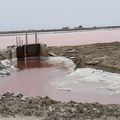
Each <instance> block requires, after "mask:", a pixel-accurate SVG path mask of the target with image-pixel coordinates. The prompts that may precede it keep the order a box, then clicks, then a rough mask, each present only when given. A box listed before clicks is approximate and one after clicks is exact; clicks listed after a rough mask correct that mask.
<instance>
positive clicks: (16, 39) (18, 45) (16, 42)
mask: <svg viewBox="0 0 120 120" xmlns="http://www.w3.org/2000/svg"><path fill="white" fill-rule="evenodd" d="M16 45H17V47H18V46H19V43H18V37H16Z"/></svg>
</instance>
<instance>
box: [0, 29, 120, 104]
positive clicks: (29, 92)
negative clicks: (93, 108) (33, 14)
mask: <svg viewBox="0 0 120 120" xmlns="http://www.w3.org/2000/svg"><path fill="white" fill-rule="evenodd" d="M29 37H30V43H32V42H34V36H33V35H30V36H29ZM21 38H22V39H25V36H21ZM32 38H33V39H32ZM39 39H40V41H41V42H42V43H47V44H48V45H49V46H52V45H53V46H55V45H57V46H59V45H77V44H89V43H90V44H91V43H96V42H112V41H120V30H102V31H101V30H100V31H90V32H88V31H86V32H73V33H56V34H53V33H52V34H40V35H39ZM13 44H15V36H6V37H0V46H1V47H2V48H3V47H6V46H7V45H13ZM17 67H18V68H20V71H18V72H14V73H13V74H12V75H11V76H9V77H5V78H4V79H2V80H0V94H3V93H5V92H7V91H9V92H14V93H16V94H18V93H23V94H24V95H26V96H42V97H44V96H49V97H51V98H52V99H54V100H59V101H70V100H74V101H77V102H95V101H97V102H100V103H120V96H119V95H112V94H109V93H110V92H109V91H108V90H105V89H103V90H101V89H94V88H95V87H96V88H97V87H98V86H99V84H82V83H81V85H80V86H75V87H74V86H72V87H73V91H66V90H60V89H58V88H57V86H55V85H53V84H52V83H53V82H57V81H59V80H61V79H63V77H64V76H65V75H66V74H67V73H68V71H67V70H66V69H63V68H56V67H55V66H50V65H49V64H48V63H47V62H45V61H39V60H31V61H30V60H29V61H26V63H24V62H22V61H21V62H18V63H17ZM103 86H104V85H103ZM103 93H104V94H103Z"/></svg>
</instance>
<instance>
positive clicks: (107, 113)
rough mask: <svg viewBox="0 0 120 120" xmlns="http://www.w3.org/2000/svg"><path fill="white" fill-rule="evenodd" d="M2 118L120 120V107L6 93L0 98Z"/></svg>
mask: <svg viewBox="0 0 120 120" xmlns="http://www.w3.org/2000/svg"><path fill="white" fill-rule="evenodd" d="M0 115H1V116H2V117H10V116H13V117H17V116H26V117H27V116H29V117H30V116H31V117H32V116H35V117H37V118H39V119H41V120H105V119H106V120H118V119H119V118H120V105H112V104H111V105H101V104H99V103H93V104H89V103H86V104H82V103H76V102H73V101H70V102H68V103H61V102H58V101H54V100H51V99H50V98H49V97H45V98H41V97H35V98H32V97H31V98H25V97H23V95H22V94H19V95H16V96H15V95H14V94H10V93H6V94H4V95H2V96H1V98H0Z"/></svg>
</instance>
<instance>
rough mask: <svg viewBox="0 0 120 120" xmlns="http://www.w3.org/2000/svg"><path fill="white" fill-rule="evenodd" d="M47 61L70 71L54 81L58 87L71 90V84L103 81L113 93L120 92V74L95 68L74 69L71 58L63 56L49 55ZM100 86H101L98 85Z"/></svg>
mask: <svg viewBox="0 0 120 120" xmlns="http://www.w3.org/2000/svg"><path fill="white" fill-rule="evenodd" d="M48 62H49V63H50V64H53V65H56V66H65V67H66V68H68V69H70V71H71V72H70V73H69V74H67V75H66V76H64V78H63V79H61V80H59V81H54V82H53V83H52V84H53V85H56V86H57V87H58V89H60V90H62V89H64V90H68V91H69V90H70V91H72V86H78V84H81V83H90V84H91V83H92V84H95V83H100V84H101V83H102V84H103V83H104V84H105V86H104V87H105V88H104V89H108V90H111V91H113V92H114V93H115V94H120V74H118V73H111V72H106V71H103V70H96V69H93V68H78V69H77V70H75V64H74V63H73V61H72V60H70V59H68V58H65V57H51V58H49V60H48ZM100 88H102V86H100Z"/></svg>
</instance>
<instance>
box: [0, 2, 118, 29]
mask: <svg viewBox="0 0 120 120" xmlns="http://www.w3.org/2000/svg"><path fill="white" fill-rule="evenodd" d="M79 25H82V26H104V25H120V0H0V30H21V29H43V28H61V27H63V26H79Z"/></svg>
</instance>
